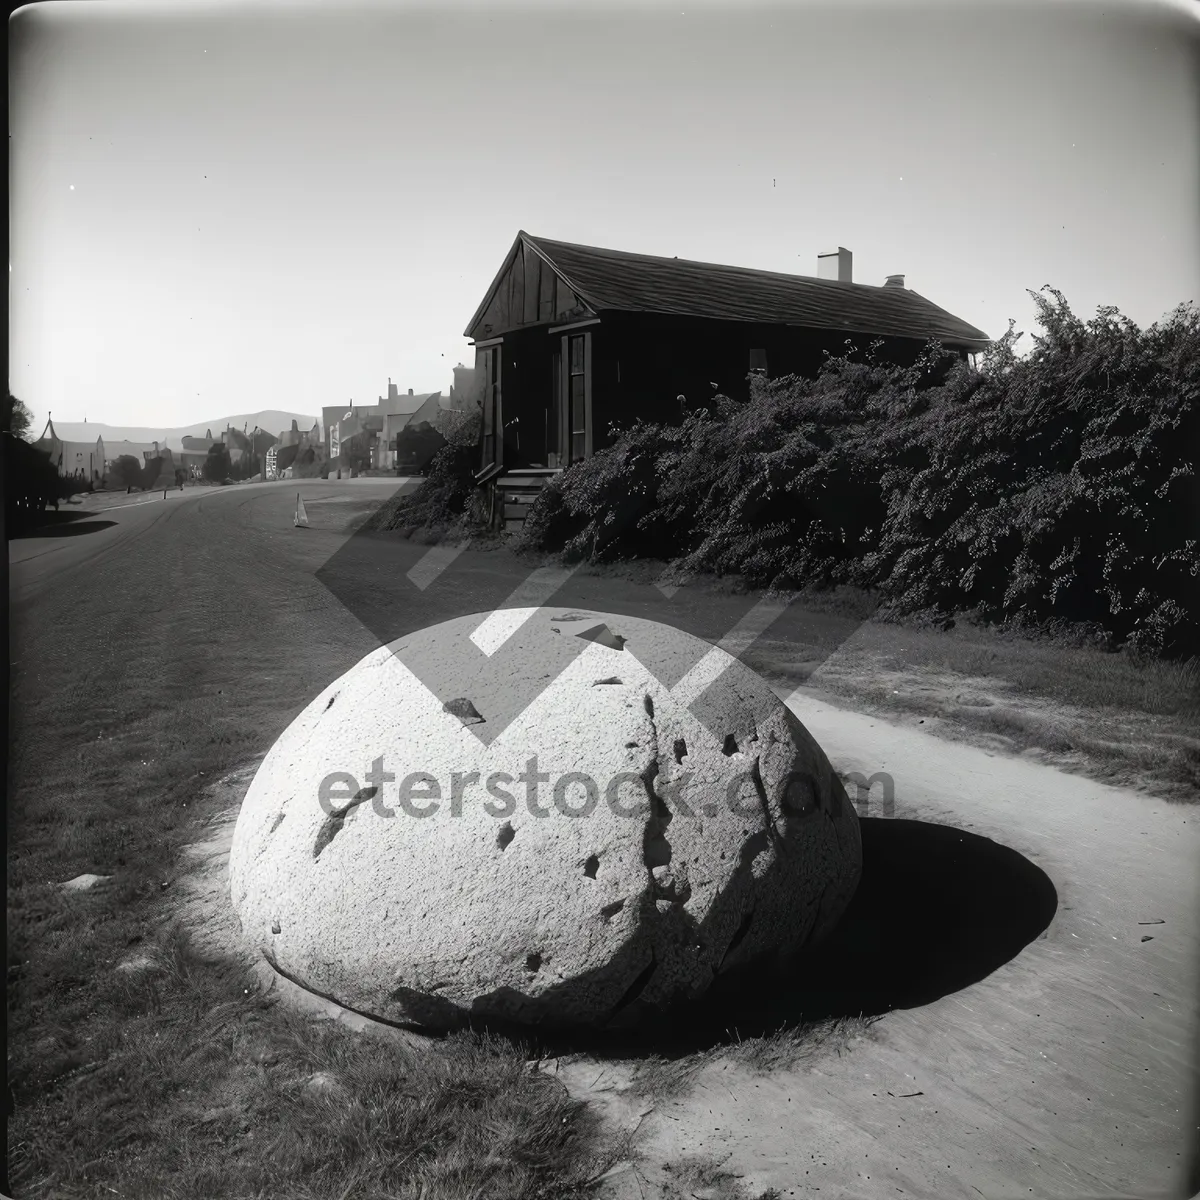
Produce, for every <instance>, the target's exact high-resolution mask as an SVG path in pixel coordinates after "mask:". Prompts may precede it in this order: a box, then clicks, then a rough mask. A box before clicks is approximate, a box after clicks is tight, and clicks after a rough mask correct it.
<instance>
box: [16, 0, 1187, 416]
mask: <svg viewBox="0 0 1200 1200" xmlns="http://www.w3.org/2000/svg"><path fill="white" fill-rule="evenodd" d="M1156 13H1157V14H1158V15H1157V16H1156V15H1155V14H1156ZM1188 30H1190V35H1189V33H1188V32H1185V31H1188ZM1196 30H1197V23H1196V22H1195V20H1193V19H1191V18H1185V17H1183V16H1181V15H1179V13H1178V10H1176V9H1172V8H1168V7H1162V8H1156V7H1153V6H1150V5H1148V4H1137V5H1132V6H1131V5H1128V4H1127V5H1125V6H1123V7H1122V6H1121V5H1118V4H1116V3H1112V4H1108V5H1105V6H1103V7H1099V6H1093V5H1090V4H1084V3H1079V2H1071V3H1058V4H1052V3H1047V2H1045V0H1042V2H1041V3H1039V4H1038V5H1037V6H1036V7H1034V8H1024V7H1018V6H1016V5H1014V4H1006V3H997V4H991V5H983V4H980V3H975V2H968V0H957V3H955V4H954V5H953V6H950V7H942V8H924V9H922V8H916V7H913V6H912V5H907V4H900V3H888V4H880V5H876V6H874V7H868V6H867V5H865V4H863V3H854V4H848V3H846V2H845V0H842V2H841V3H839V4H838V5H837V6H836V7H834V8H827V7H817V6H816V5H811V4H801V3H796V4H790V5H786V6H780V7H773V8H771V7H765V6H764V7H750V6H746V5H742V4H738V5H736V6H735V5H734V4H733V2H732V0H729V2H728V3H727V4H725V5H715V4H711V3H710V4H708V5H707V6H704V5H693V4H691V3H689V2H688V0H679V3H678V5H677V6H671V5H670V4H667V3H657V2H655V3H646V4H627V5H623V6H621V7H618V6H617V5H614V4H611V3H608V4H605V5H603V6H600V5H596V6H594V7H591V8H589V7H585V6H583V5H572V6H571V7H570V8H569V9H568V8H567V7H566V6H565V5H559V4H554V5H551V4H545V5H541V6H528V7H525V8H516V7H513V6H511V5H499V4H478V3H477V4H475V5H473V6H470V7H468V6H467V5H466V4H462V3H454V2H453V0H451V2H450V3H443V4H441V5H440V6H438V7H437V8H436V9H434V8H430V9H425V10H422V9H419V8H417V7H414V6H410V5H402V4H385V3H376V4H374V5H370V6H361V7H355V6H353V5H351V4H350V3H346V2H338V3H330V4H324V5H319V4H303V5H298V4H295V3H288V4H287V5H286V6H270V5H259V6H252V5H245V4H237V3H226V4H220V5H216V4H209V5H198V4H192V3H188V2H187V0H170V3H169V4H166V5H147V4H140V3H139V4H133V3H110V2H106V0H88V2H71V0H68V2H65V3H55V4H45V5H42V6H30V7H27V8H24V9H21V10H19V11H18V12H17V13H16V14H15V15H14V17H13V18H12V24H11V25H10V76H9V78H10V83H9V87H10V130H11V143H10V155H11V158H10V164H11V174H10V196H11V209H10V211H11V217H10V221H11V251H10V253H11V263H10V274H9V280H10V292H11V306H10V333H11V342H10V345H11V357H10V362H11V366H10V371H11V379H10V386H11V388H12V391H13V392H14V393H15V394H16V395H18V396H20V397H21V398H22V399H24V400H25V401H26V403H27V404H28V405H29V406H30V407H31V408H32V409H33V411H34V413H35V424H37V425H38V426H39V430H38V432H40V425H41V423H42V422H44V420H45V415H46V412H47V411H48V410H53V413H54V415H55V417H56V418H57V419H62V420H64V421H74V420H81V419H83V417H85V416H86V417H88V418H89V419H90V420H93V421H107V422H109V423H113V424H137V425H156V426H157V425H161V426H163V427H164V428H165V427H169V426H176V425H181V424H185V423H189V422H193V421H198V420H205V419H208V418H215V417H219V416H222V415H224V414H227V413H235V412H244V411H255V410H257V409H259V408H268V407H270V408H282V409H290V410H294V411H298V412H301V413H307V414H313V415H315V414H317V412H318V411H319V409H320V408H321V406H322V405H325V404H334V403H339V402H341V401H348V400H350V399H353V400H355V401H356V402H362V403H368V402H372V401H374V399H375V398H376V396H378V395H379V394H380V393H384V392H386V389H387V381H388V378H389V376H390V377H391V378H392V379H393V380H394V381H395V382H396V383H397V384H398V385H399V386H400V388H401V389H402V390H403V389H407V388H409V387H411V388H413V389H414V390H415V391H418V392H422V391H433V390H436V389H439V388H448V386H449V384H450V379H451V368H452V367H453V365H454V364H455V363H456V362H458V361H460V360H461V361H465V362H468V363H469V362H471V361H473V358H472V354H473V352H472V351H470V350H469V348H468V345H467V342H466V341H465V339H464V338H463V337H462V331H463V329H464V328H465V327H466V324H467V322H468V320H469V319H470V317H471V315H472V313H473V311H474V310H475V308H476V306H477V305H478V303H479V301H480V300H481V299H482V298H483V295H484V293H485V291H486V290H487V287H488V285H489V283H490V282H491V280H492V277H493V276H494V274H495V273H496V271H497V270H498V269H499V267H500V264H501V261H502V259H503V257H504V254H505V253H506V251H507V250H508V248H509V246H510V244H511V243H512V240H513V238H514V237H515V235H516V233H517V230H518V229H521V228H524V229H526V230H528V231H529V232H530V233H533V234H540V235H543V236H546V237H550V238H556V239H560V240H563V241H574V242H583V243H588V244H592V245H600V246H609V247H614V248H618V249H626V250H631V251H639V252H642V253H647V254H663V255H678V256H679V257H681V258H696V259H702V260H707V261H714V262H728V263H735V264H739V265H743V266H748V267H760V268H765V269H768V270H775V271H788V272H795V273H798V274H815V273H816V256H817V254H818V253H819V252H820V251H823V250H826V249H832V248H835V247H836V246H838V245H839V244H840V245H843V246H846V247H848V248H849V249H850V250H851V251H852V252H853V254H854V273H855V279H856V281H858V282H862V283H873V284H881V283H882V282H883V280H884V277H885V276H886V275H888V274H891V273H904V274H905V275H906V277H907V282H908V285H909V286H910V287H913V288H915V289H916V290H917V291H919V292H921V293H922V294H923V295H925V296H927V297H928V298H929V299H931V300H933V301H934V302H935V303H937V304H940V305H941V306H943V307H944V308H947V309H949V310H950V311H951V312H953V313H955V314H956V315H958V316H961V317H963V318H965V319H966V320H968V321H970V322H972V323H973V324H975V325H978V326H979V327H981V328H982V329H984V330H985V331H986V332H987V333H988V334H990V335H991V336H993V337H996V336H999V335H1000V334H1002V333H1003V332H1004V331H1005V329H1006V328H1007V324H1008V318H1009V317H1015V318H1017V320H1018V323H1019V327H1021V328H1026V329H1032V328H1033V326H1032V322H1031V314H1032V305H1031V303H1030V301H1029V298H1028V296H1027V295H1026V293H1025V289H1026V288H1038V287H1040V286H1041V285H1043V284H1047V283H1049V284H1053V285H1054V286H1056V287H1058V288H1060V289H1062V290H1063V291H1064V292H1065V293H1066V294H1067V297H1068V299H1069V300H1070V301H1071V303H1072V305H1073V306H1074V307H1075V309H1076V311H1077V312H1079V313H1080V314H1081V315H1084V316H1091V315H1092V314H1093V313H1094V311H1095V308H1096V306H1097V305H1100V304H1115V305H1117V306H1118V307H1119V308H1121V309H1122V311H1124V312H1126V313H1127V314H1128V315H1129V316H1131V317H1133V318H1134V320H1136V321H1138V322H1139V323H1140V324H1149V323H1150V322H1152V321H1154V320H1157V319H1158V318H1160V317H1161V316H1163V315H1164V314H1165V313H1166V312H1167V311H1169V310H1170V309H1172V308H1173V307H1174V306H1175V305H1177V304H1179V303H1181V302H1182V301H1185V300H1189V299H1194V298H1198V297H1200V223H1198V222H1197V213H1198V212H1200V155H1198V147H1200V128H1198V126H1200V86H1198V75H1200V71H1198V67H1200V58H1198V57H1197V53H1196V40H1195V32H1196Z"/></svg>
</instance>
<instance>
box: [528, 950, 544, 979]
mask: <svg viewBox="0 0 1200 1200" xmlns="http://www.w3.org/2000/svg"><path fill="white" fill-rule="evenodd" d="M541 969H542V956H541V955H540V954H536V953H535V954H531V955H529V957H528V958H526V959H525V970H527V971H530V972H532V973H533V974H534V975H536V974H537V973H538V972H539V971H540V970H541Z"/></svg>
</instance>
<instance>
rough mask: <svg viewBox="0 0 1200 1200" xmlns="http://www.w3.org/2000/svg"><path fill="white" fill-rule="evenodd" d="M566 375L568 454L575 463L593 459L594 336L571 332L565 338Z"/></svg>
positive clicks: (564, 359)
mask: <svg viewBox="0 0 1200 1200" xmlns="http://www.w3.org/2000/svg"><path fill="white" fill-rule="evenodd" d="M563 365H564V375H565V376H566V388H565V393H566V395H565V399H566V405H565V408H566V417H567V422H566V431H565V432H566V439H565V441H566V453H567V461H568V462H571V463H576V462H579V461H581V460H582V459H585V458H591V456H592V334H591V331H590V330H588V331H587V332H585V333H569V334H567V335H566V336H565V337H564V338H563Z"/></svg>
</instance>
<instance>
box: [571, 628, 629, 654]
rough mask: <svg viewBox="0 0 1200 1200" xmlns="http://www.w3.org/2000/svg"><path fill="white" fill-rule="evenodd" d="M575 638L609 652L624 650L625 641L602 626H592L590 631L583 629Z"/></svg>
mask: <svg viewBox="0 0 1200 1200" xmlns="http://www.w3.org/2000/svg"><path fill="white" fill-rule="evenodd" d="M575 636H576V637H579V638H583V639H584V641H586V642H595V643H596V645H598V646H606V647H607V648H608V649H609V650H624V649H625V642H626V640H627V639H625V638H623V637H622V636H621V635H620V634H619V633H613V631H612V630H611V629H609V627H608V626H607V625H604V624H600V625H593V626H592V628H591V629H585V630H584V631H583V632H582V633H577V634H576V635H575Z"/></svg>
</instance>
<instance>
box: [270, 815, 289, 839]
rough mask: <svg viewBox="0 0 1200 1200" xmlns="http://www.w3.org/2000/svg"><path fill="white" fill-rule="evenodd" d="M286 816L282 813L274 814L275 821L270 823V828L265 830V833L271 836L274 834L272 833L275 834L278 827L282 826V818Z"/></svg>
mask: <svg viewBox="0 0 1200 1200" xmlns="http://www.w3.org/2000/svg"><path fill="white" fill-rule="evenodd" d="M286 816H287V813H283V812H281V813H276V814H275V820H273V821H272V822H271V828H270V829H268V830H267V833H268V834H272V833H274V832H275V830H277V829H278V828H279V827H280V825H282V824H283V818H284V817H286Z"/></svg>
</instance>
